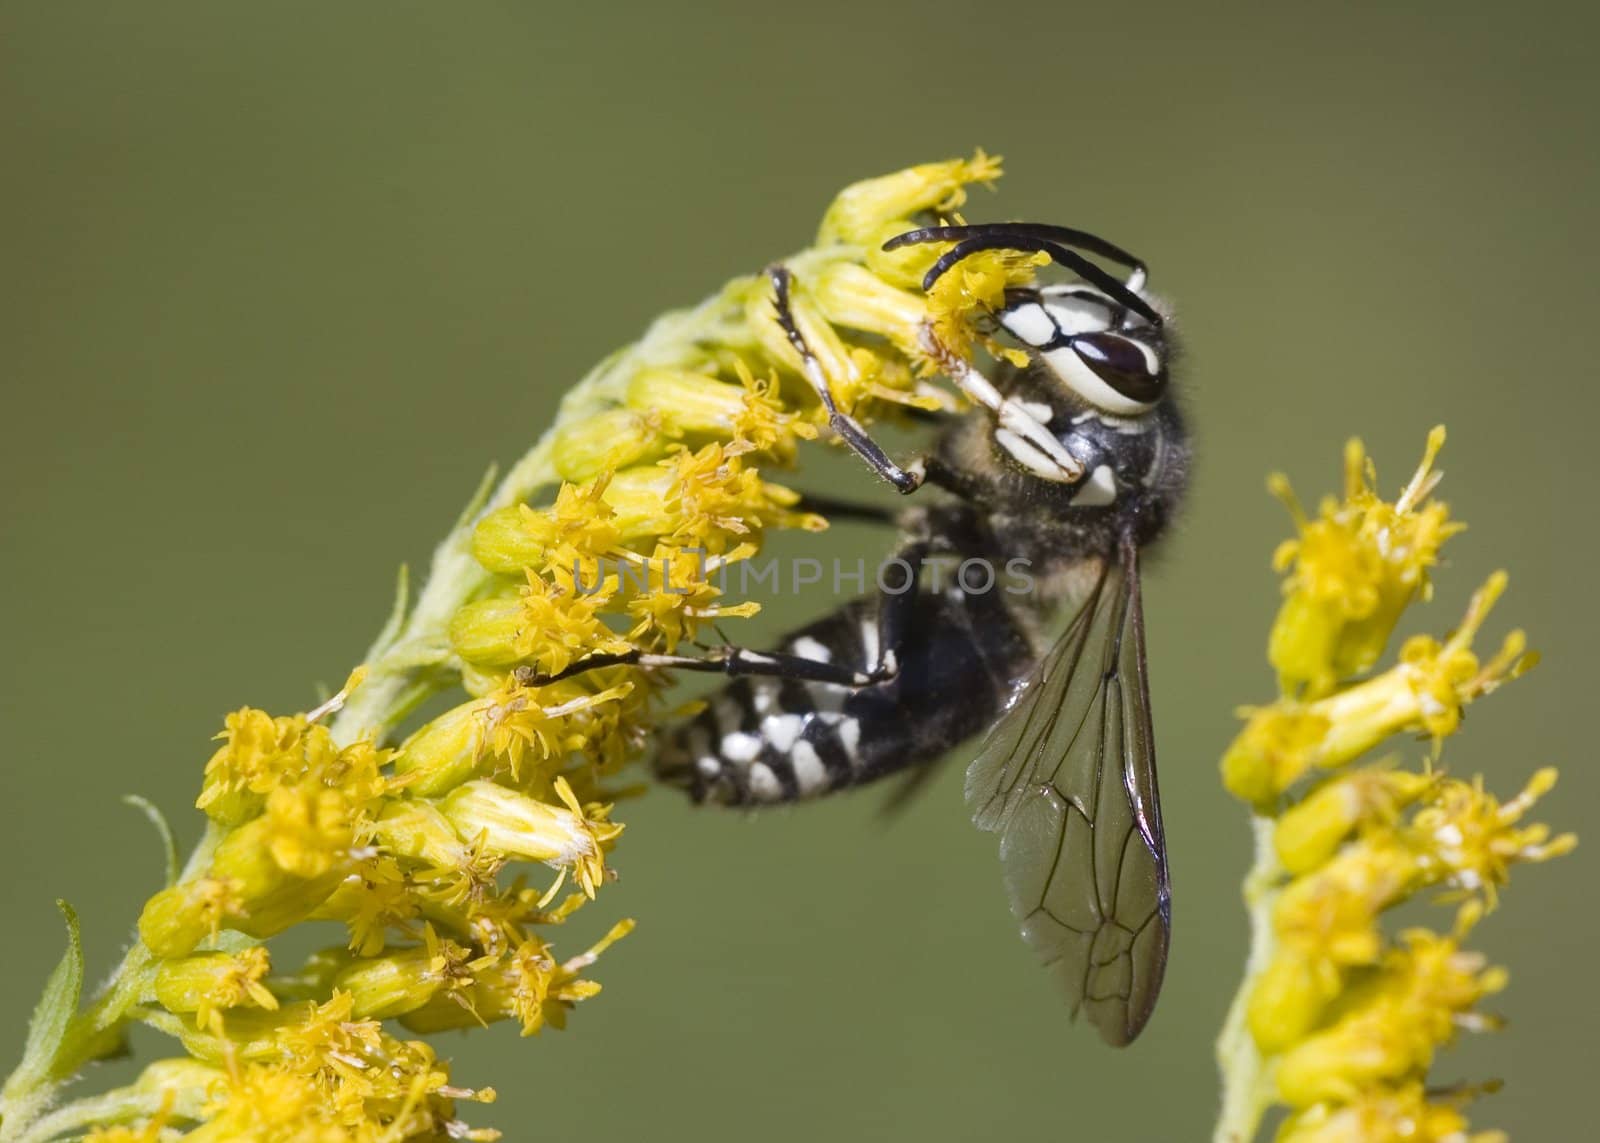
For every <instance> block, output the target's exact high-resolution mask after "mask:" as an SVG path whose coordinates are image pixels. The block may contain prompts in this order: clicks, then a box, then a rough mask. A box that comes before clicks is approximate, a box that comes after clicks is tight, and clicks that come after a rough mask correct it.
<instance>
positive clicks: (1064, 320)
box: [1045, 297, 1111, 335]
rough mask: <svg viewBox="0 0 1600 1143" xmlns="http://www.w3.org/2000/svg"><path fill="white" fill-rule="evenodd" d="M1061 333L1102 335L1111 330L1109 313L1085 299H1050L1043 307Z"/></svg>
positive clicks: (1103, 307) (1102, 307)
mask: <svg viewBox="0 0 1600 1143" xmlns="http://www.w3.org/2000/svg"><path fill="white" fill-rule="evenodd" d="M1045 310H1046V311H1047V312H1048V313H1049V315H1050V320H1051V321H1052V322H1053V323H1054V324H1055V325H1056V326H1057V327H1059V328H1060V330H1061V332H1062V333H1065V334H1068V335H1073V334H1079V333H1103V332H1105V331H1106V330H1108V329H1110V328H1111V311H1110V310H1108V309H1106V307H1105V306H1102V305H1098V304H1096V303H1095V302H1092V301H1090V300H1088V299H1087V298H1074V297H1064V298H1052V299H1051V300H1050V302H1049V303H1048V304H1047V305H1046V306H1045Z"/></svg>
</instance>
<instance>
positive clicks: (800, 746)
mask: <svg viewBox="0 0 1600 1143" xmlns="http://www.w3.org/2000/svg"><path fill="white" fill-rule="evenodd" d="M789 761H790V762H792V763H793V764H794V780H795V782H796V783H798V784H799V786H800V792H801V793H802V794H809V793H811V792H812V791H814V790H820V789H822V788H823V787H824V786H826V785H827V784H828V768H827V767H826V766H824V765H823V764H822V759H821V758H820V757H818V755H817V748H816V747H815V746H812V745H811V743H809V742H807V741H805V740H804V739H801V740H800V741H799V742H796V743H795V744H794V750H793V751H791V752H790V754H789Z"/></svg>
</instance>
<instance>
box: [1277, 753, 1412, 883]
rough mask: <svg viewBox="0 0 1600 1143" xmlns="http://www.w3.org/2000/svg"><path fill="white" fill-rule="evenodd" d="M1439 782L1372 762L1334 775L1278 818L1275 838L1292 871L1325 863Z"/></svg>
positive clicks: (1287, 865)
mask: <svg viewBox="0 0 1600 1143" xmlns="http://www.w3.org/2000/svg"><path fill="white" fill-rule="evenodd" d="M1432 784H1433V779H1432V778H1430V777H1428V776H1426V775H1423V774H1410V773H1407V772H1406V771H1404V770H1393V769H1379V768H1367V769H1362V770H1356V771H1354V772H1352V773H1350V774H1343V775H1340V776H1338V777H1336V778H1330V779H1329V780H1328V781H1326V782H1324V783H1323V784H1322V785H1320V786H1318V787H1317V788H1316V789H1315V790H1313V791H1312V792H1311V793H1310V794H1309V795H1307V796H1306V798H1305V800H1304V801H1302V802H1300V803H1299V804H1298V805H1296V806H1294V807H1292V808H1291V809H1289V810H1287V811H1285V812H1284V814H1283V816H1282V817H1281V818H1279V819H1278V828H1277V830H1276V831H1275V832H1274V836H1273V842H1274V844H1275V845H1276V846H1277V850H1278V860H1279V861H1281V862H1282V863H1283V867H1284V868H1285V869H1286V870H1288V871H1289V872H1290V873H1295V874H1299V873H1307V872H1309V871H1310V870H1312V869H1315V868H1316V867H1317V866H1319V865H1322V864H1323V863H1324V862H1326V861H1327V860H1328V859H1329V858H1331V857H1332V856H1333V855H1334V853H1335V852H1336V851H1337V850H1338V848H1339V846H1340V845H1341V844H1343V842H1344V840H1345V839H1346V838H1347V837H1349V836H1350V835H1351V834H1352V833H1353V832H1355V830H1356V829H1357V828H1358V827H1360V826H1361V825H1363V824H1364V823H1367V822H1372V821H1384V822H1392V821H1393V820H1394V819H1395V818H1396V816H1397V815H1398V813H1399V811H1400V810H1401V809H1403V808H1404V807H1405V806H1407V805H1409V804H1410V803H1411V802H1413V801H1415V800H1416V799H1417V798H1419V797H1421V796H1422V794H1423V793H1424V792H1425V791H1426V790H1427V789H1428V787H1429V786H1430V785H1432Z"/></svg>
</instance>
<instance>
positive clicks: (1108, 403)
mask: <svg viewBox="0 0 1600 1143" xmlns="http://www.w3.org/2000/svg"><path fill="white" fill-rule="evenodd" d="M1041 356H1042V357H1043V358H1044V361H1045V364H1046V365H1048V366H1050V369H1051V371H1052V372H1053V373H1055V375H1056V376H1057V377H1059V378H1061V380H1062V381H1063V382H1064V383H1065V384H1066V386H1067V387H1068V388H1069V389H1071V390H1072V391H1073V392H1074V393H1076V394H1078V396H1080V397H1082V398H1083V399H1084V400H1085V401H1087V402H1089V404H1091V405H1093V406H1094V407H1095V408H1097V409H1104V410H1105V411H1106V412H1108V413H1121V414H1122V415H1124V416H1133V415H1134V414H1135V413H1144V412H1148V411H1149V410H1150V409H1153V408H1155V404H1154V403H1153V402H1148V401H1135V400H1133V399H1131V398H1129V397H1124V396H1123V395H1122V394H1121V393H1119V392H1117V391H1116V390H1115V389H1113V388H1112V387H1111V386H1110V385H1107V384H1106V383H1105V382H1104V381H1103V380H1101V378H1100V375H1099V374H1098V373H1096V372H1095V371H1094V370H1093V369H1090V368H1089V367H1088V366H1087V365H1085V364H1084V363H1083V359H1082V358H1081V357H1079V356H1078V355H1077V353H1075V352H1074V351H1073V350H1071V349H1052V350H1050V351H1049V352H1048V353H1044V354H1042V355H1041Z"/></svg>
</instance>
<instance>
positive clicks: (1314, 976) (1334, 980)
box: [1248, 949, 1343, 1054]
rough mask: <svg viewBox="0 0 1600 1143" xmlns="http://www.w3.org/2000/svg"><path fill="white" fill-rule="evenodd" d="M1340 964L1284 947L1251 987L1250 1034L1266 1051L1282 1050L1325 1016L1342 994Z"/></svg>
mask: <svg viewBox="0 0 1600 1143" xmlns="http://www.w3.org/2000/svg"><path fill="white" fill-rule="evenodd" d="M1342 979H1343V978H1342V975H1341V974H1340V972H1339V970H1338V968H1337V967H1336V966H1335V965H1333V964H1331V963H1329V962H1328V961H1326V960H1324V959H1322V958H1315V957H1307V956H1301V955H1300V954H1298V953H1296V952H1293V951H1291V950H1287V949H1284V950H1280V951H1279V952H1278V954H1277V955H1276V956H1274V957H1273V958H1272V960H1271V961H1270V962H1269V963H1268V965H1267V967H1266V969H1265V970H1263V971H1262V973H1261V975H1260V976H1258V977H1257V978H1256V981H1255V985H1254V987H1253V988H1252V989H1251V990H1250V1000H1249V1009H1248V1019H1249V1026H1250V1035H1251V1037H1252V1038H1253V1039H1254V1040H1255V1042H1256V1046H1257V1047H1258V1048H1259V1049H1260V1050H1261V1051H1262V1052H1264V1053H1269V1054H1270V1053H1274V1052H1281V1051H1282V1050H1283V1049H1284V1048H1286V1047H1288V1046H1289V1045H1290V1044H1293V1043H1295V1042H1296V1041H1298V1040H1299V1039H1301V1038H1302V1037H1303V1036H1304V1035H1305V1034H1306V1033H1307V1032H1309V1031H1310V1030H1311V1029H1312V1028H1314V1027H1316V1024H1317V1021H1318V1020H1320V1019H1321V1018H1322V1013H1323V1011H1324V1010H1325V1009H1326V1008H1327V1006H1328V1004H1329V1003H1330V1002H1331V1001H1332V1000H1333V998H1334V997H1336V996H1337V995H1338V994H1339V986H1340V982H1341V980H1342Z"/></svg>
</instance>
